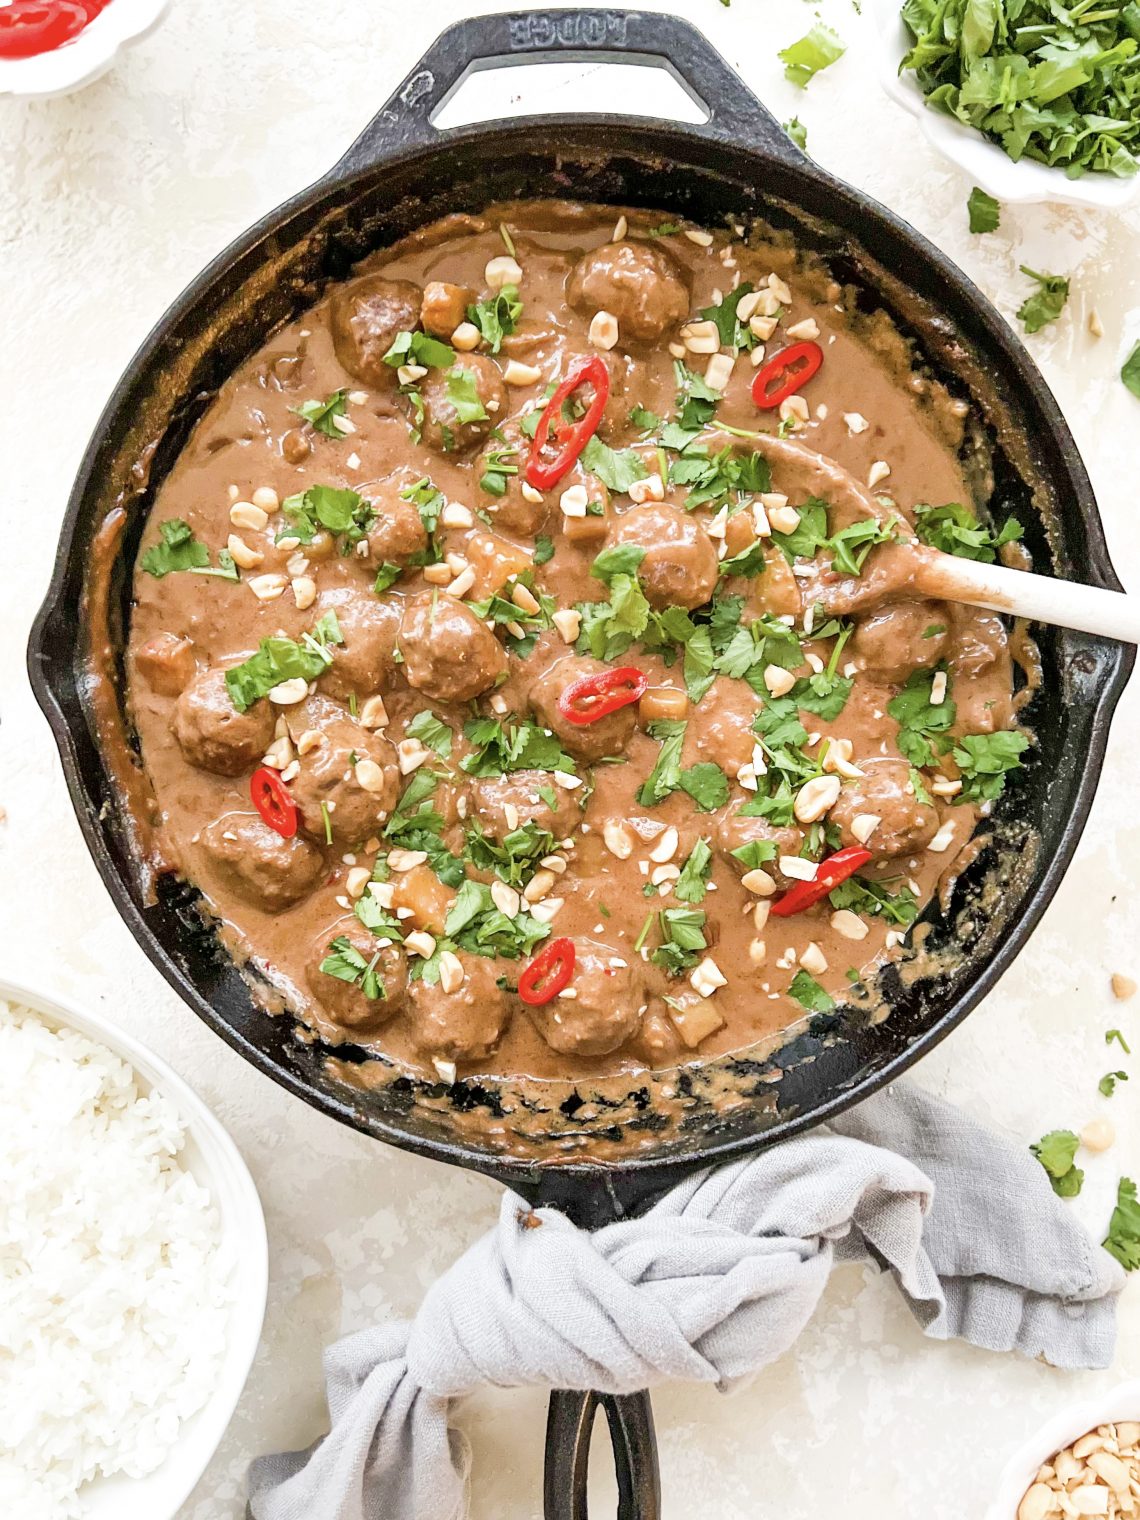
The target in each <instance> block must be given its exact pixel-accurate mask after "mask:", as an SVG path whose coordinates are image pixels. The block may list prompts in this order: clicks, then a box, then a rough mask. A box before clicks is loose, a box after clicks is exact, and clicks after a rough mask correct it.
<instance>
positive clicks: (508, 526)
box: [474, 422, 554, 537]
mask: <svg viewBox="0 0 1140 1520" xmlns="http://www.w3.org/2000/svg"><path fill="white" fill-rule="evenodd" d="M529 455H530V440H529V439H528V438H527V437H526V436H525V434H524V433H523V432H522V430H521V428H519V426H518V425H517V423H514V422H508V423H507V424H506V425H505V426H504V427H501V428H499V429H498V432H497V435H496V436H495V437H494V438H492V439H491V441H490V442H489V443H488V444H487V447H486V448H485V449H484V451H483V453H482V454H481V455H480V456H479V458H478V459H477V460H476V461H475V471H474V474H475V480H476V483H477V484H478V485H479V489H480V495H479V505H480V507H481V508H482V509H483V510H485V511H486V512H488V513H489V514H490V516H491V517H492V518H493V519H494V522H495V526H496V528H501V529H503V530H504V531H505V532H507V533H518V534H521V535H522V536H524V537H531V536H533V535H534V534H535V533H541V532H542V530H543V528H545V527H546V526H547V524H548V523H549V522H550V520H551V517H552V516H553V511H554V507H553V501H554V498H553V497H551V498H550V500H547V499H546V498H545V497H542V496H539V499H538V501H528V500H527V497H526V495H525V494H524V492H523V485H524V478H523V477H524V474H525V472H526V465H527V459H528V458H529ZM528 489H529V488H528Z"/></svg>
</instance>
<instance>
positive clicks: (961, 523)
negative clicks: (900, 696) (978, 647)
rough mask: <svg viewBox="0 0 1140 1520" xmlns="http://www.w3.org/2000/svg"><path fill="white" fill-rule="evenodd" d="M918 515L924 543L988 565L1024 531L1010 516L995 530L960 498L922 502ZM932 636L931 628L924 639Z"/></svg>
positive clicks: (920, 533) (917, 518) (942, 631)
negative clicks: (942, 503)
mask: <svg viewBox="0 0 1140 1520" xmlns="http://www.w3.org/2000/svg"><path fill="white" fill-rule="evenodd" d="M914 515H915V532H916V533H917V534H918V536H919V538H920V539H921V540H922V542H923V543H924V544H929V545H930V546H931V548H933V549H941V550H942V552H943V553H944V554H956V555H958V557H959V558H960V559H975V560H979V561H980V562H981V563H982V564H985V565H992V564H993V562H994V560H996V559H997V551H998V550H999V549H1000V548H1001V546H1002V545H1003V544H1010V543H1013V542H1015V540H1017V539H1019V538H1020V537H1021V536H1022V533H1023V531H1024V530H1023V529H1022V526H1021V524H1020V523H1019V522H1018V521H1017V519H1016V518H1015V517H1007V518H1006V520H1005V522H1004V523H1003V524H1002V526H1001V528H1000V529H999V530H998V532H997V533H994V532H992V531H991V530H990V529H989V528H988V527H986V525H985V524H984V523H982V522H980V521H979V520H978V517H977V515H976V513H974V512H973V511H971V509H970V508H969V507H965V506H963V505H962V503H961V502H957V501H951V502H947V503H946V505H945V506H943V507H930V506H926V505H925V504H924V503H919V505H918V506H916V507H915V509H914ZM936 631H937V632H940V633H945V631H946V630H945V629H944V628H942V627H941V626H939V627H938V628H937V630H936ZM932 636H933V635H932V634H931V633H930V631H929V630H928V631H927V632H926V633H924V634H923V638H929V637H932Z"/></svg>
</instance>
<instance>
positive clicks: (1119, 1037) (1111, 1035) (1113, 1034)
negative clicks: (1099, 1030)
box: [1104, 1029, 1132, 1056]
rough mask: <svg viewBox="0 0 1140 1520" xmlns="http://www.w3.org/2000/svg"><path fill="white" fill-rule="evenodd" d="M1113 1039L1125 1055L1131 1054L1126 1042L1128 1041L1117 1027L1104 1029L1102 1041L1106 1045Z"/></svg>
mask: <svg viewBox="0 0 1140 1520" xmlns="http://www.w3.org/2000/svg"><path fill="white" fill-rule="evenodd" d="M1114 1040H1115V1042H1116V1043H1117V1044H1118V1045H1119V1046H1120V1048H1121V1050H1122V1051H1123V1052H1124V1054H1125V1055H1126V1056H1130V1055H1131V1054H1132V1049H1131V1047H1130V1045H1129V1044H1128V1041H1127V1040H1126V1039H1125V1038H1124V1035H1123V1034H1122V1033H1121V1031H1120V1030H1119V1029H1106V1030H1105V1034H1104V1043H1105V1044H1106V1045H1111V1044H1112V1043H1113V1041H1114Z"/></svg>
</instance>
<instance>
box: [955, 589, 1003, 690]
mask: <svg viewBox="0 0 1140 1520" xmlns="http://www.w3.org/2000/svg"><path fill="white" fill-rule="evenodd" d="M949 621H950V622H951V623H952V627H953V642H952V644H951V648H950V670H951V672H952V673H953V674H954V675H955V676H964V677H967V678H969V677H972V676H980V675H981V674H982V672H983V671H987V670H990V669H991V668H992V667H993V666H994V665H995V664H996V663H997V662H998V660H1003V659H1005V658H1006V655H1007V651H1008V649H1009V636H1008V635H1007V633H1006V631H1005V624H1004V623H1003V622H1002V620H1001V618H1000V617H999V616H998V615H997V613H996V612H984V611H983V610H982V608H980V607H961V606H956V607H954V608H953V609H952V610H951V613H950V619H949Z"/></svg>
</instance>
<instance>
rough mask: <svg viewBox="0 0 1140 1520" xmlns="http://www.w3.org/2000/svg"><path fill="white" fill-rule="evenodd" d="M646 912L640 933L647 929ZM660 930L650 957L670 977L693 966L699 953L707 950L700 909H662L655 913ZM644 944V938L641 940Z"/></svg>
mask: <svg viewBox="0 0 1140 1520" xmlns="http://www.w3.org/2000/svg"><path fill="white" fill-rule="evenodd" d="M652 918H653V915H652V914H651V915H650V918H649V920H648V921H647V923H646V927H645V929H643V930H642V934H643V935H644V934H645V933H647V932H648V927H649V923H650V922H652ZM657 921H658V925H659V928H660V932H661V944H660V945H658V947H657V949H656V950H654V952H653V954H652V955H651V956H650V959H651V960H652V962H653V964H654V965H655V966H660V967H661V968H662V969H663V970H664V971H666V972H667V973H668V974H669V975H670V976H680V975H681V973H682V972H683V971H687V970H688V969H689V967H690V966H695V965H696V964H697V961H698V960H699V959H700V957H701V952H702V951H704V950H707V949H708V941H707V940H706V939H705V936H704V927H705V913H704V910H703V909H701V908H665V909H664V910H663V911H662V912H661V913H659V914H658V915H657ZM641 942H642V944H644V939H642V941H641Z"/></svg>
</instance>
